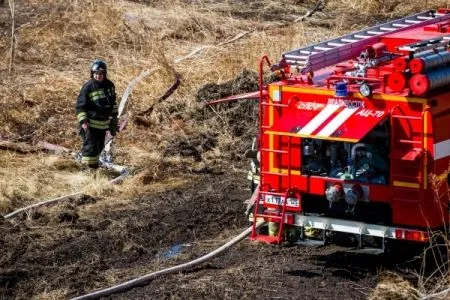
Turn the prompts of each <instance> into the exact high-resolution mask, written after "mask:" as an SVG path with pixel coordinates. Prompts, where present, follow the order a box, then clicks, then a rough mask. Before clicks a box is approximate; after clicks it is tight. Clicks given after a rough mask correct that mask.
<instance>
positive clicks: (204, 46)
mask: <svg viewBox="0 0 450 300" xmlns="http://www.w3.org/2000/svg"><path fill="white" fill-rule="evenodd" d="M250 32H251V31H244V32H241V33H239V34H238V35H236V36H235V37H234V38H232V39H229V40H228V41H225V42H221V43H219V44H217V45H216V46H223V45H226V44H230V43H232V42H235V41H237V40H239V39H241V38H242V37H244V36H246V35H247V34H249V33H250ZM211 47H214V46H213V45H203V46H200V47H198V48H196V49H194V50H192V51H191V52H190V53H189V54H188V55H186V56H183V57H180V58H177V59H175V60H174V62H175V63H179V62H180V61H183V60H185V59H188V58H191V57H192V56H194V55H195V54H197V53H199V52H200V51H202V50H204V49H207V48H211Z"/></svg>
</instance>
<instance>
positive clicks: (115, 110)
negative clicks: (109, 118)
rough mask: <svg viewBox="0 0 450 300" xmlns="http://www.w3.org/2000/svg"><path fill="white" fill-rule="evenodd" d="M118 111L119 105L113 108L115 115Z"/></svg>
mask: <svg viewBox="0 0 450 300" xmlns="http://www.w3.org/2000/svg"><path fill="white" fill-rule="evenodd" d="M118 111H119V107H118V106H117V104H115V105H114V107H113V109H112V112H113V113H116V112H118Z"/></svg>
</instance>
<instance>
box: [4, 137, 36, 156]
mask: <svg viewBox="0 0 450 300" xmlns="http://www.w3.org/2000/svg"><path fill="white" fill-rule="evenodd" d="M0 149H1V150H7V151H14V152H17V153H20V154H29V153H35V152H39V151H41V150H42V149H39V148H37V147H34V146H32V145H29V144H25V143H17V142H12V141H8V140H2V141H0Z"/></svg>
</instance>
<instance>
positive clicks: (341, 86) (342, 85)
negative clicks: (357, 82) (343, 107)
mask: <svg viewBox="0 0 450 300" xmlns="http://www.w3.org/2000/svg"><path fill="white" fill-rule="evenodd" d="M334 95H335V96H336V97H347V95H348V91H347V82H342V81H341V82H337V83H336V93H335V94H334Z"/></svg>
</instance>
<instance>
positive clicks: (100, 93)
mask: <svg viewBox="0 0 450 300" xmlns="http://www.w3.org/2000/svg"><path fill="white" fill-rule="evenodd" d="M101 95H103V96H104V95H105V92H104V91H103V90H96V91H93V92H90V93H89V97H94V96H101Z"/></svg>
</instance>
